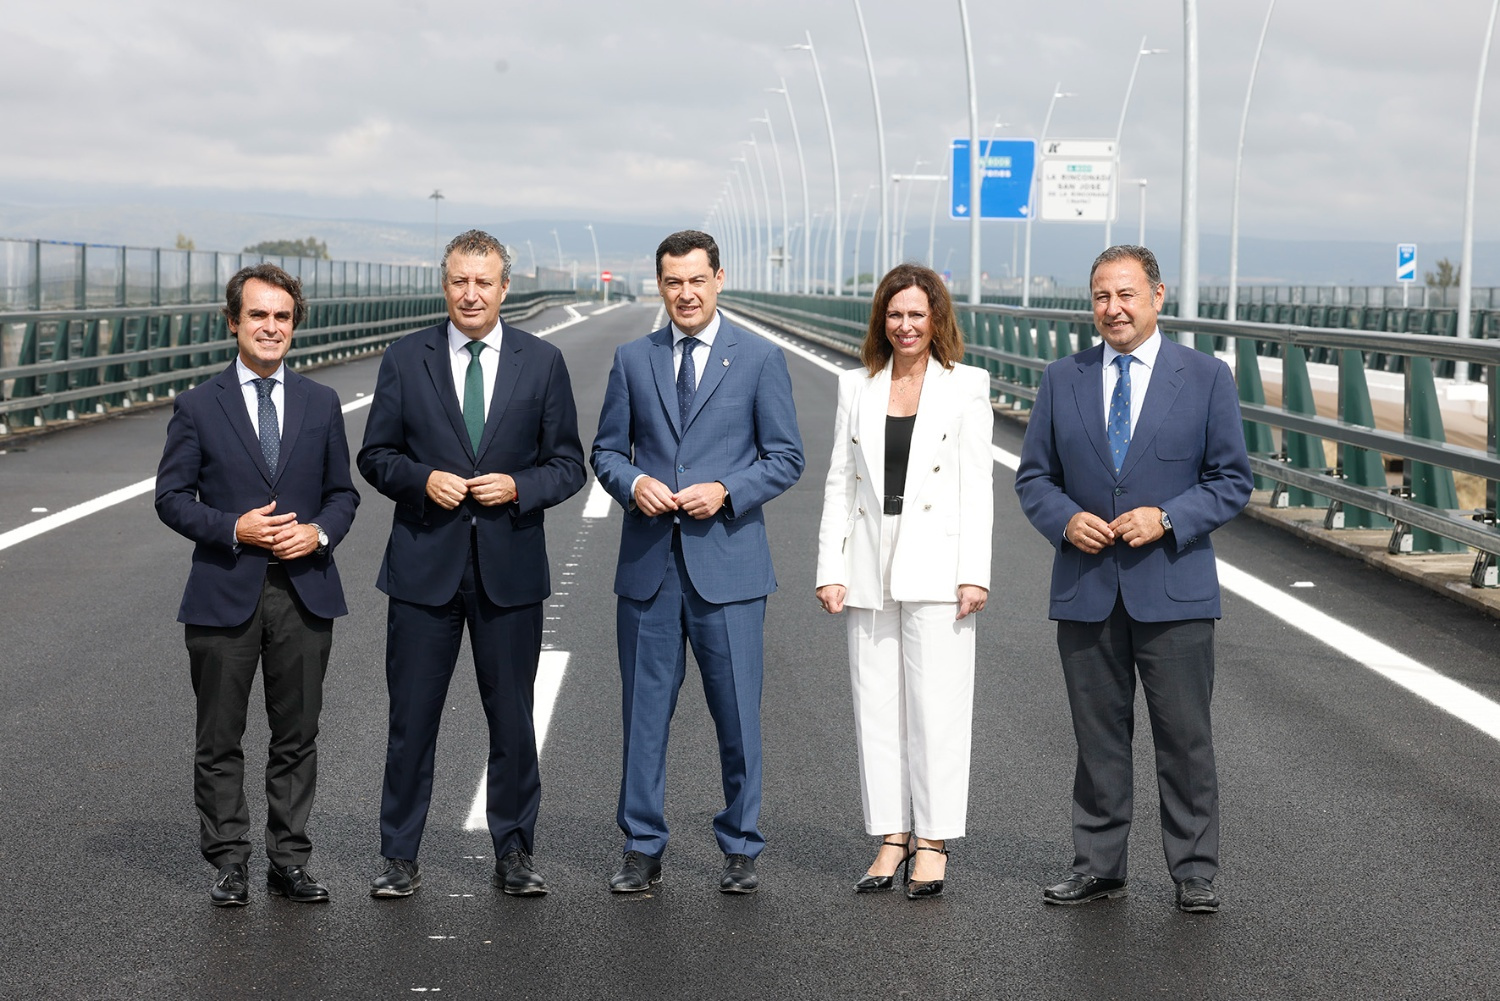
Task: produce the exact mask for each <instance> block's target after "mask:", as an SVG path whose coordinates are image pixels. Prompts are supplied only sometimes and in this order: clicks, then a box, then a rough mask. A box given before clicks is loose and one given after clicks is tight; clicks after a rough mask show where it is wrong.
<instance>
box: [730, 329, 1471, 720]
mask: <svg viewBox="0 0 1500 1001" xmlns="http://www.w3.org/2000/svg"><path fill="white" fill-rule="evenodd" d="M726 312H727V311H726ZM734 322H735V323H738V324H740V325H741V326H745V327H748V328H749V329H751V330H754V331H755V332H756V333H758V334H761V335H762V336H764V337H766V339H767V340H771V341H775V342H776V343H777V344H779V345H782V346H783V347H784V348H785V349H786V350H788V351H791V352H792V353H793V354H796V355H798V356H799V357H801V358H805V359H806V360H808V361H810V362H812V363H813V364H814V365H817V366H818V367H819V368H822V369H825V370H827V371H829V372H833V373H835V374H839V373H843V372H845V371H848V370H847V369H844V368H840V367H838V366H837V365H834V364H832V363H831V362H829V361H827V360H826V359H823V358H819V357H818V356H817V355H814V354H812V353H811V352H809V351H806V350H805V349H803V348H801V347H800V346H799V345H795V344H791V343H789V342H787V341H786V339H785V338H783V337H781V336H779V335H776V334H773V333H771V332H770V331H768V330H766V329H765V328H763V327H761V326H759V325H758V324H754V323H750V322H747V321H746V320H745V319H744V318H743V317H738V316H737V317H734ZM990 454H991V455H992V456H993V457H994V460H995V462H996V463H997V464H998V465H1001V466H1004V467H1005V468H1006V469H1009V470H1011V471H1012V472H1014V471H1015V470H1016V468H1017V467H1018V466H1020V464H1021V458H1020V456H1018V455H1016V454H1014V453H1013V452H1007V451H1006V450H1005V449H1003V448H1000V447H999V446H998V445H994V444H991V445H990ZM1215 559H1216V560H1217V562H1218V568H1219V584H1220V586H1221V587H1223V588H1224V590H1226V591H1229V592H1231V593H1232V594H1235V595H1238V596H1239V597H1241V598H1243V599H1245V600H1246V601H1248V602H1250V603H1251V604H1252V605H1255V606H1257V607H1258V608H1260V609H1261V610H1262V611H1264V612H1266V613H1267V614H1269V615H1272V616H1274V617H1276V618H1278V619H1281V620H1282V621H1283V622H1285V623H1287V624H1288V625H1290V626H1293V627H1295V628H1296V629H1298V630H1300V631H1301V632H1303V633H1306V634H1307V635H1308V636H1310V637H1312V638H1313V639H1315V640H1317V641H1318V642H1319V643H1322V644H1324V645H1325V646H1328V647H1330V648H1331V649H1332V650H1333V651H1334V652H1335V653H1337V654H1339V655H1340V656H1343V657H1347V658H1348V659H1350V660H1352V661H1354V663H1356V664H1360V665H1362V666H1364V667H1366V668H1368V669H1369V670H1371V671H1373V672H1375V673H1376V674H1378V675H1380V676H1381V677H1383V678H1385V679H1387V680H1388V681H1391V682H1393V683H1395V684H1397V685H1399V686H1401V687H1402V688H1404V689H1406V690H1407V691H1409V692H1411V693H1412V694H1413V695H1416V696H1417V697H1418V698H1421V699H1423V700H1424V701H1426V702H1430V703H1431V704H1432V705H1434V706H1437V707H1438V708H1439V709H1441V710H1443V711H1444V712H1446V713H1448V714H1450V715H1452V716H1456V717H1457V718H1459V719H1461V720H1463V721H1464V722H1465V723H1468V724H1469V725H1470V726H1472V727H1474V728H1475V729H1476V730H1478V731H1480V732H1481V733H1483V734H1485V735H1486V736H1489V737H1491V738H1492V739H1494V740H1500V703H1496V702H1495V701H1493V700H1491V699H1489V698H1486V697H1485V696H1483V695H1481V694H1479V693H1478V692H1476V691H1474V690H1473V689H1472V688H1469V687H1468V686H1467V685H1464V684H1462V683H1460V682H1457V681H1454V680H1453V679H1452V678H1449V677H1446V676H1445V675H1442V674H1439V673H1438V672H1437V671H1434V670H1433V669H1432V668H1430V667H1428V666H1427V665H1426V664H1423V663H1421V662H1420V661H1417V660H1414V659H1413V658H1411V657H1408V656H1407V655H1406V654H1404V653H1401V652H1400V651H1398V650H1396V649H1395V648H1393V647H1390V646H1387V645H1386V644H1384V643H1382V642H1380V641H1379V640H1377V639H1375V638H1374V637H1373V636H1369V635H1366V634H1365V633H1362V632H1360V631H1359V630H1358V629H1355V628H1354V627H1353V626H1350V625H1347V624H1346V623H1343V622H1340V621H1339V620H1337V619H1335V618H1333V617H1332V616H1330V615H1328V614H1327V613H1325V612H1320V611H1318V610H1317V609H1316V608H1314V607H1313V606H1311V605H1309V604H1308V603H1307V602H1305V601H1302V600H1300V599H1298V598H1294V597H1292V596H1291V595H1289V594H1284V593H1283V592H1281V591H1280V590H1278V589H1277V588H1275V587H1273V586H1271V585H1270V584H1267V583H1265V582H1264V581H1261V580H1259V579H1258V578H1256V577H1253V576H1251V575H1250V574H1248V573H1246V572H1245V571H1243V570H1241V569H1239V568H1238V567H1236V566H1234V565H1233V564H1230V563H1225V562H1224V561H1223V560H1222V559H1218V558H1217V557H1215ZM1293 586H1294V587H1296V586H1307V585H1306V584H1303V583H1299V584H1294V585H1293Z"/></svg>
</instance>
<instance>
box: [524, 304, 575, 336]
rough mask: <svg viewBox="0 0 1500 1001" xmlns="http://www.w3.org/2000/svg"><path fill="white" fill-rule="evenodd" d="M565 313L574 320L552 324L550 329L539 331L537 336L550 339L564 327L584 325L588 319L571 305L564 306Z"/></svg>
mask: <svg viewBox="0 0 1500 1001" xmlns="http://www.w3.org/2000/svg"><path fill="white" fill-rule="evenodd" d="M563 311H564V312H566V313H567V314H568V315H569V316H570V317H572V319H570V320H562V321H560V322H558V323H554V324H552V326H550V327H545V328H543V329H541V330H538V331H537V332H536V336H538V337H550V336H552V335H553V334H555V333H557V332H558V331H559V330H562V329H563V328H564V327H571V326H572V325H573V324H575V323H582V322H583V321H584V320H587V319H588V317H587V316H584V315H583V314H582V313H580V312H578V310H576V309H574V308H573V307H572V306H571V305H565V306H563Z"/></svg>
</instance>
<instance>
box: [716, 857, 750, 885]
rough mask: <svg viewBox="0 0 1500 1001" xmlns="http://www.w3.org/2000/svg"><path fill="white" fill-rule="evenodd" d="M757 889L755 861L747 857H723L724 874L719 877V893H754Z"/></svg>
mask: <svg viewBox="0 0 1500 1001" xmlns="http://www.w3.org/2000/svg"><path fill="white" fill-rule="evenodd" d="M759 888H760V877H759V876H757V875H756V874H755V859H753V858H751V857H750V856H749V855H725V856H724V874H723V875H722V876H720V877H719V892H720V893H754V892H755V891H756V890H757V889H759Z"/></svg>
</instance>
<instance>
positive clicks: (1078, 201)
mask: <svg viewBox="0 0 1500 1001" xmlns="http://www.w3.org/2000/svg"><path fill="white" fill-rule="evenodd" d="M1115 163H1116V160H1115V142H1114V140H1113V139H1048V140H1046V141H1045V142H1044V143H1043V144H1042V198H1041V201H1042V204H1041V211H1040V214H1039V215H1038V218H1040V219H1042V220H1043V221H1044V222H1104V221H1106V220H1110V221H1113V218H1114V217H1113V215H1112V212H1113V210H1114V204H1113V202H1114V199H1113V198H1111V197H1110V195H1111V189H1112V188H1113V186H1114V182H1115Z"/></svg>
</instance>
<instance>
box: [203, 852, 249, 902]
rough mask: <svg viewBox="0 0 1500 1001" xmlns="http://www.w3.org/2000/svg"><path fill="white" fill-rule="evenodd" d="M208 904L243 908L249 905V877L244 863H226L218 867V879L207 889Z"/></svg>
mask: <svg viewBox="0 0 1500 1001" xmlns="http://www.w3.org/2000/svg"><path fill="white" fill-rule="evenodd" d="M208 902H209V903H211V904H213V905H214V906H215V907H244V906H245V905H246V904H248V903H250V876H249V874H248V873H247V872H246V871H245V863H243V862H228V863H225V864H224V865H221V866H219V877H218V878H217V879H215V880H214V885H213V886H210V887H209V888H208Z"/></svg>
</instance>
